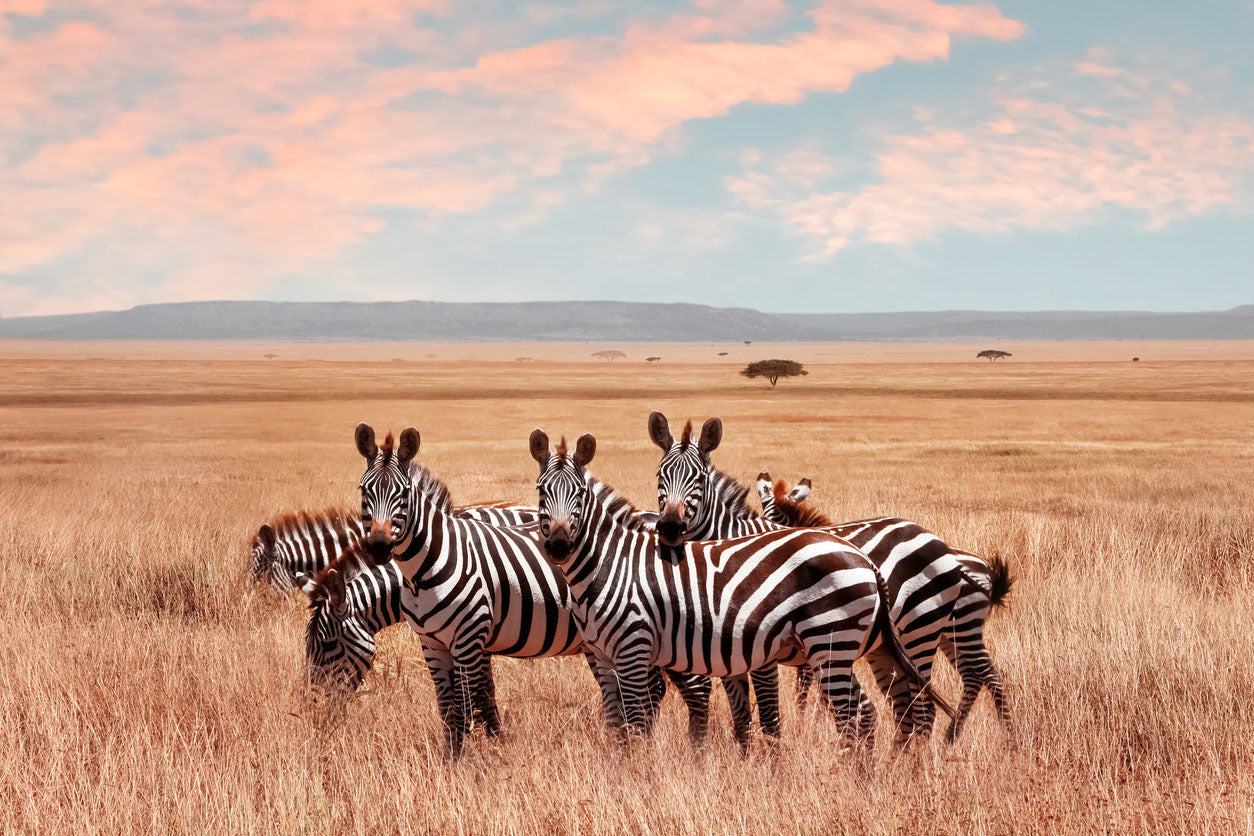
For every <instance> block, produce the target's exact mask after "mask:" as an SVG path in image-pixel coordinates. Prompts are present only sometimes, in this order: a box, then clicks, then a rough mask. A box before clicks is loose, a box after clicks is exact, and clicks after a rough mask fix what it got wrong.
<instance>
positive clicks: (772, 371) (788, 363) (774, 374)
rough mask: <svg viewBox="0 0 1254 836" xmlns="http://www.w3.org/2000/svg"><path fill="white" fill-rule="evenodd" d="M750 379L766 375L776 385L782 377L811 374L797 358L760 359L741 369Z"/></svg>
mask: <svg viewBox="0 0 1254 836" xmlns="http://www.w3.org/2000/svg"><path fill="white" fill-rule="evenodd" d="M740 373H741V374H742V375H744V376H745V377H747V378H749V379H751V380H752V379H753V378H755V377H765V378H766V379H767V380H769V381H771V385H772V386H774V385H775V384H776V383H778V382H779V379H780V378H781V377H800V376H802V375H807V374H809V372H808V371H806V370H805V368H804V367H802V365H801V364H800V363H798V362H797V361H796V360H758V361H757V362H756V363H750V364H749V365H747V366H745V367H744V368H743V369H741V370H740Z"/></svg>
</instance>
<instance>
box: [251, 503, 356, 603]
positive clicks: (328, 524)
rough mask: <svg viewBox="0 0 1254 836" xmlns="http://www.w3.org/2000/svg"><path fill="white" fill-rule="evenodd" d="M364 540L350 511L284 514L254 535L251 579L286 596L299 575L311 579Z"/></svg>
mask: <svg viewBox="0 0 1254 836" xmlns="http://www.w3.org/2000/svg"><path fill="white" fill-rule="evenodd" d="M363 536H365V532H364V531H363V529H362V525H361V519H360V518H359V517H358V516H357V515H356V514H353V513H352V512H351V511H345V510H340V509H329V510H326V511H296V512H293V513H287V514H281V515H279V516H278V517H275V518H274V519H272V520H270V521H269V522H267V523H265V524H264V525H262V526H261V528H259V529H258V530H257V533H256V534H254V535H253V540H252V548H251V551H252V564H251V567H250V571H249V575H250V577H251V578H252V579H253V580H254V581H258V582H260V581H265V582H266V583H268V584H269V585H270V587H271V588H272V589H274V590H276V591H278V592H280V593H283V594H286V593H287V592H288V590H290V589H292V588H293V587H294V586H298V585H299V584H298V583H297V580H296V578H297V575H298V574H304V575H312V574H314V573H315V572H317V571H318V570H319V569H322V568H323V567H324V566H326V565H327V564H329V563H330V562H331V561H332V560H334V559H335V558H336V557H337V556H338V555H339V554H340V553H341V552H343V551H344V550H345V549H347V548H349V547H351V546H353V545H355V544H356V543H358V542H360V541H361V538H362V537H363Z"/></svg>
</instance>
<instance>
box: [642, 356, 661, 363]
mask: <svg viewBox="0 0 1254 836" xmlns="http://www.w3.org/2000/svg"><path fill="white" fill-rule="evenodd" d="M661 359H662V358H661V357H646V358H644V362H646V363H656V362H657V361H658V360H661Z"/></svg>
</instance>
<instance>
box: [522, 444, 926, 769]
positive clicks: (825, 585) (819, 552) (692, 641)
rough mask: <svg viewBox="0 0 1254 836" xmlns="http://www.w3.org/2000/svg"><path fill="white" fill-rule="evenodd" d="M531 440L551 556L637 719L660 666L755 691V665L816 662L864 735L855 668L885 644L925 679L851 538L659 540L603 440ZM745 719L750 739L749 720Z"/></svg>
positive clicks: (850, 727)
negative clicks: (643, 523) (601, 457)
mask: <svg viewBox="0 0 1254 836" xmlns="http://www.w3.org/2000/svg"><path fill="white" fill-rule="evenodd" d="M530 446H531V454H532V457H533V458H534V459H535V460H536V461H537V462H538V463H539V465H540V476H539V478H538V480H537V483H536V487H537V491H538V495H539V503H538V505H539V509H540V529H541V531H542V532H543V534H544V538H545V541H544V548H545V552H546V554H547V555H548V556H549V559H550V560H551V561H552V562H553V564H554V565H555V566H557V567H558V569H559V570H560V571H561V573H562V575H563V576H565V578H566V580H567V583H569V585H570V589H571V594H572V596H573V607H574V612H575V616H576V618H577V619H578V622H579V629H580V631H581V632H582V633H583V637H584V642H585V644H587V645H588V647H589V648H590V649H591V650H592V652H593V653H594V654H595V655H596V657H597V661H598V663H599V664H601V665H602V666H605V667H607V668H609V669H610V670H612V671H613V672H614V674H615V676H616V678H617V680H618V682H619V687H620V689H621V695H622V700H623V703H624V711H625V714H626V719H627V721H628V723H629V724H631V725H632V726H634V727H637V728H640V729H642V730H646V731H647V730H648V728H649V726H650V718H649V715H648V711H647V708H648V704H647V693H646V688H645V684H646V673H647V671H648V669H649V666H650V665H658V666H661V667H663V668H667V669H668V670H673V671H679V672H683V673H688V674H700V675H703V676H721V677H724V678H726V679H730V680H731V683H732V684H733V693H739V694H741V695H744V694H745V689H746V688H747V681H746V680H747V676H748V674H749V673H750V672H751V671H754V670H758V669H762V668H765V667H767V666H768V665H773V664H774V663H777V662H788V661H794V662H795V661H798V660H802V659H804V660H805V661H806V662H807V663H808V664H809V665H810V666H812V667H813V668H814V669H815V670H816V672H817V675H818V678H819V684H820V687H821V688H822V691H823V693H824V695H825V697H826V699H827V701H828V704H829V706H830V707H831V709H832V711H833V713H834V714H835V716H836V719H837V722H838V725H839V726H840V728H841V730H842V732H844V733H846V734H849V735H850V736H853V737H855V738H856V739H858V740H862V741H866V740H869V739H870V738H871V736H872V735H873V731H874V709H873V708H872V707H871V705H870V703H869V701H868V700H867V699H866V698H865V695H863V694H862V692H861V689H860V688H859V686H858V683H857V680H856V679H855V678H854V676H853V663H854V661H855V660H856V659H857V658H858V657H859V656H861V655H862V654H864V653H865V652H867V651H868V650H872V649H875V648H877V647H879V645H880V643H881V642H882V643H883V644H884V645H887V646H888V647H891V648H894V649H895V653H894V654H893V655H894V656H895V657H896V658H897V659H898V660H899V663H900V665H901V670H902V673H903V674H905V675H906V676H907V677H913V678H914V680H915V681H916V682H918V684H919V685H921V686H922V685H923V683H922V681H921V680H920V679H919V678H918V672H917V671H915V670H914V669H913V667H912V666H911V665H910V662H909V659H908V657H906V655H905V652H904V650H903V649H902V648H901V647H900V645H899V644H898V643H897V639H896V636H895V635H894V633H893V628H892V626H891V624H890V622H889V619H888V606H887V599H886V597H885V593H884V589H883V581H882V579H880V578H879V575H878V573H877V572H876V570H875V567H874V566H872V565H871V564H870V562H869V561H868V560H867V559H866V557H865V556H864V555H862V554H861V553H860V552H858V551H857V549H855V548H853V547H852V546H850V545H848V544H847V543H845V542H844V541H842V540H840V539H838V538H836V537H834V536H832V535H830V534H827V533H825V532H822V531H816V530H804V529H780V530H777V531H774V532H770V533H767V534H761V535H757V536H754V537H746V538H738V539H734V540H723V541H715V542H689V543H686V544H684V545H683V546H682V547H680V548H667V547H666V546H664V545H663V543H661V542H659V536H660V535H659V534H655V533H653V532H647V531H641V530H639V529H636V528H632V527H630V526H629V525H627V524H626V519H627V515H628V514H629V512H630V510H631V507H630V505H629V503H627V501H626V500H625V499H623V498H621V497H620V496H618V495H617V494H615V492H614V491H613V490H612V489H610V488H609V487H608V486H606V485H605V484H603V483H601V482H599V481H597V480H596V479H594V478H593V477H592V476H591V475H590V474H589V473H588V472H587V470H586V466H587V464H588V463H589V462H590V461H591V460H592V458H593V455H594V454H595V451H596V440H595V439H594V438H593V437H592V436H591V435H584V436H583V437H581V438H580V439H579V443H578V445H577V446H576V449H575V451H574V452H573V453H568V452H567V450H566V445H565V442H564V441H563V443H562V444H561V445H560V446H559V447H558V449H557V450H556V451H554V450H552V449H551V448H550V445H549V439H548V436H546V435H545V434H544V432H543V431H541V430H538V429H537V430H535V431H534V432H533V433H532V435H531V442H530ZM663 522H665V515H663V519H662V520H661V521H659V528H660V527H661V524H662V523H663ZM744 702H746V703H747V698H746V699H745V700H744ZM940 704H941V705H942V706H944V703H943V701H941V703H940ZM946 707H947V706H946ZM733 708H734V709H736V708H737V706H736V705H735V703H733ZM737 715H739V712H737ZM734 716H736V715H734ZM736 719H737V723H736V726H737V727H736V733H737V739H738V740H739V741H740V743H741V745H742V747H745V746H747V744H748V726H747V723H742V722H741V720H740V719H739V716H736Z"/></svg>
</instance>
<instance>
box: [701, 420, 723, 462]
mask: <svg viewBox="0 0 1254 836" xmlns="http://www.w3.org/2000/svg"><path fill="white" fill-rule="evenodd" d="M722 440H723V421H722V419H721V418H711V419H710V420H708V421H706V422H705V424H704V425H703V426H702V427H701V440H700V441H698V442H697V449H698V450H700V451H701V452H702V453H705V454H706V455H709V454H710V453H712V452H713V451H715V450H717V449H718V445H719V442H720V441H722Z"/></svg>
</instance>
